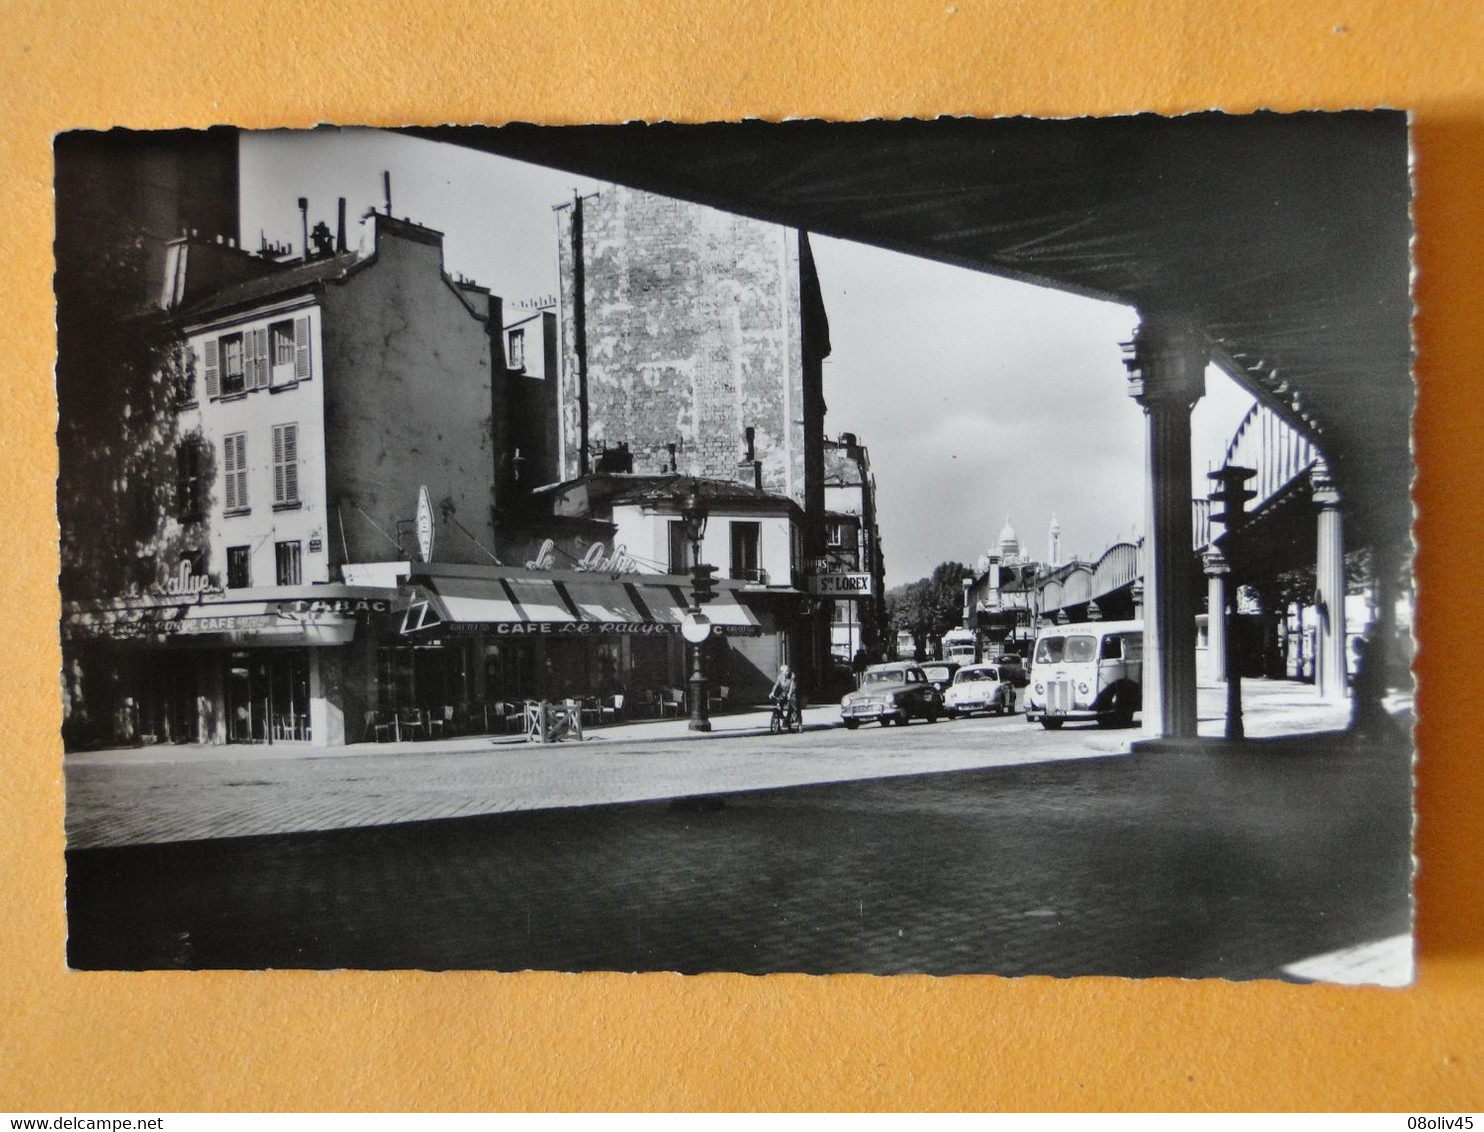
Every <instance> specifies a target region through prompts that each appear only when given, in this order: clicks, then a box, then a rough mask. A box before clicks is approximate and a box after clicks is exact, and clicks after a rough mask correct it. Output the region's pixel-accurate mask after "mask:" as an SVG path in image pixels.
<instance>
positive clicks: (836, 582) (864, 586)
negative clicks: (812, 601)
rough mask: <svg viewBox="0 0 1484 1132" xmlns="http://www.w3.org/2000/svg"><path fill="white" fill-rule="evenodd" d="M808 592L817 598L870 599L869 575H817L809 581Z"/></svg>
mask: <svg viewBox="0 0 1484 1132" xmlns="http://www.w3.org/2000/svg"><path fill="white" fill-rule="evenodd" d="M809 592H810V593H812V594H817V595H818V596H819V597H870V596H871V575H870V574H817V575H815V576H814V577H812V578H810V579H809Z"/></svg>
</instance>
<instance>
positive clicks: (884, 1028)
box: [0, 0, 1484, 1113]
mask: <svg viewBox="0 0 1484 1132" xmlns="http://www.w3.org/2000/svg"><path fill="white" fill-rule="evenodd" d="M0 28H3V31H4V34H3V35H0V90H3V91H5V93H6V99H5V101H6V104H7V110H6V114H5V119H4V124H3V126H0V176H3V178H4V180H3V193H0V266H3V270H0V295H3V298H4V306H3V309H4V311H5V317H4V318H3V319H0V359H3V370H0V372H3V374H4V382H5V384H4V400H3V405H4V410H5V423H4V426H3V429H0V499H3V511H0V514H3V516H4V520H5V527H6V530H7V532H8V534H9V536H10V544H9V546H10V549H9V551H8V552H7V553H6V554H5V555H4V560H3V561H4V573H5V581H6V586H5V599H6V600H5V603H4V625H5V632H6V637H5V643H4V646H3V656H0V721H3V724H4V750H3V753H0V760H3V764H0V765H3V767H4V773H3V779H0V878H3V879H0V884H3V892H4V903H3V912H0V972H3V974H0V1110H7V1109H8V1110H30V1111H37V1110H39V1111H42V1112H58V1111H60V1112H66V1111H69V1110H70V1111H74V1112H76V1111H129V1110H134V1111H141V1112H148V1111H152V1110H154V1111H162V1110H163V1111H171V1110H207V1111H215V1110H250V1109H288V1110H316V1109H330V1110H343V1109H405V1108H426V1109H495V1110H501V1109H553V1108H578V1109H631V1108H640V1109H690V1108H698V1109H755V1108H757V1109H772V1108H788V1109H797V1108H845V1109H894V1108H971V1109H998V1108H1004V1109H1041V1108H1052V1109H1055V1108H1072V1109H1096V1108H1114V1109H1122V1108H1136V1109H1138V1108H1174V1109H1207V1108H1214V1109H1228V1108H1237V1109H1249V1108H1257V1109H1268V1108H1277V1109H1289V1108H1326V1109H1328V1108H1359V1109H1381V1110H1400V1111H1407V1112H1429V1113H1436V1112H1456V1111H1459V1110H1468V1109H1472V1110H1474V1111H1478V1110H1479V1109H1480V1108H1481V1107H1484V1065H1481V1059H1484V1043H1481V1033H1484V1026H1481V1023H1480V1019H1481V1018H1484V983H1481V974H1484V884H1481V873H1484V864H1481V862H1484V853H1481V846H1480V825H1481V814H1484V753H1481V749H1480V746H1481V745H1480V741H1479V740H1480V725H1479V722H1478V721H1479V719H1480V716H1481V711H1484V696H1481V692H1484V689H1481V678H1480V674H1481V672H1484V658H1481V651H1480V649H1479V648H1478V645H1477V643H1476V642H1477V640H1478V639H1479V635H1480V634H1479V626H1480V624H1484V619H1481V617H1480V592H1481V588H1480V585H1479V582H1478V579H1477V575H1476V570H1475V568H1476V565H1477V562H1478V557H1477V552H1478V547H1479V545H1480V538H1479V525H1480V524H1479V513H1480V508H1481V506H1484V493H1481V489H1480V475H1479V467H1480V465H1479V461H1478V458H1477V457H1476V455H1475V447H1476V444H1477V442H1478V440H1479V438H1480V437H1481V435H1484V433H1481V429H1480V424H1481V416H1484V414H1481V408H1480V401H1481V397H1480V385H1479V378H1480V370H1481V358H1484V302H1481V297H1484V184H1481V175H1480V174H1481V167H1484V6H1481V5H1480V4H1478V3H1477V0H1448V2H1437V3H1427V4H1422V3H1406V2H1400V3H1399V2H1397V0H1389V2H1384V3H1339V2H1336V3H1315V2H1307V0H1276V2H1271V3H1260V2H1257V0H1241V2H1231V0H1227V2H1223V3H1219V4H1218V3H1202V2H1200V0H1188V2H1186V3H1154V2H1146V3H1133V2H1128V3H1121V4H1102V3H1067V2H1059V3H1058V2H1048V0H1041V2H1037V3H1030V2H1022V3H1011V2H983V3H976V2H974V0H948V2H943V0H940V2H938V3H899V4H885V3H879V4H878V3H781V2H775V3H736V2H730V3H705V2H696V0H691V2H655V3H645V4H638V3H622V2H613V0H610V2H596V0H595V2H591V3H585V4H562V3H531V2H524V0H515V2H506V3H496V2H495V0H482V2H480V3H443V4H439V5H436V6H434V5H418V4H413V3H407V2H406V0H399V2H397V3H385V4H373V5H368V4H355V5H352V4H340V3H328V2H327V3H317V4H312V3H303V2H298V3H281V2H276V0H248V2H235V3H227V2H222V3H215V4H193V3H186V2H177V3H170V4H167V3H160V2H157V0H142V2H134V3H130V4H128V5H127V6H125V5H113V4H107V3H72V4H40V3H25V2H17V0H4V2H3V3H0ZM1373 106H1393V107H1404V108H1407V109H1410V110H1412V111H1414V112H1415V161H1416V194H1417V195H1416V205H1415V209H1416V218H1417V225H1418V237H1417V246H1416V247H1417V251H1416V254H1417V264H1418V275H1417V283H1416V298H1417V304H1418V316H1417V321H1416V335H1417V343H1418V361H1417V376H1418V389H1419V402H1418V410H1417V417H1416V450H1417V456H1418V468H1419V472H1418V478H1417V500H1418V505H1419V518H1418V524H1417V532H1418V538H1419V540H1420V546H1421V551H1420V556H1419V559H1418V574H1419V579H1420V592H1421V608H1420V638H1421V641H1422V644H1423V650H1422V653H1421V658H1420V661H1419V672H1420V678H1421V681H1422V687H1421V692H1420V695H1419V708H1420V715H1421V724H1420V727H1419V733H1418V734H1419V749H1420V759H1419V764H1418V797H1417V809H1418V834H1417V847H1418V854H1419V858H1420V862H1421V863H1420V871H1419V873H1418V877H1417V900H1418V905H1419V911H1418V919H1417V930H1418V941H1419V953H1420V965H1419V974H1418V979H1417V984H1416V986H1415V987H1414V988H1412V989H1409V990H1382V989H1376V988H1340V987H1296V986H1288V985H1282V984H1276V983H1262V984H1226V983H1222V982H1202V983H1183V982H1178V981H1173V980H1154V981H1145V982H1134V981H1122V980H1110V979H1076V980H1053V979H1042V978H1026V979H1014V980H1008V979H997V978H952V979H933V978H915V977H914V978H870V977H855V976H850V977H833V978H804V977H782V976H775V977H769V978H742V977H737V976H710V977H700V978H694V977H693V978H682V977H678V976H667V975H643V976H632V975H616V974H615V975H580V976H578V975H561V974H523V975H481V974H467V973H465V974H425V973H405V974H364V973H352V972H337V973H302V972H288V973H284V972H250V973H230V972H213V973H189V972H168V973H167V972H161V973H147V974H98V973H73V972H69V971H67V970H66V967H65V961H64V951H63V945H64V939H65V920H64V911H63V897H62V892H63V879H64V878H63V857H62V851H63V835H62V806H63V790H62V771H61V749H60V743H59V740H58V737H57V732H58V726H59V722H60V706H59V700H58V692H57V677H56V671H57V668H58V665H59V652H58V644H57V630H56V625H57V619H58V598H57V590H56V581H55V579H56V572H57V552H56V521H55V512H54V499H53V485H54V480H55V476H56V448H55V443H54V440H53V433H54V429H55V413H56V405H55V397H54V392H53V383H52V376H51V369H52V362H53V357H54V349H55V334H54V326H53V313H52V297H51V289H50V274H51V247H50V240H51V236H52V196H51V175H52V166H51V153H50V141H51V136H52V134H53V133H55V132H57V131H61V130H65V129H70V128H75V127H95V128H96V127H105V126H109V125H114V124H122V125H128V126H133V127H140V128H149V127H170V126H207V125H210V124H212V123H217V122H233V123H236V124H239V125H242V126H247V127H269V126H308V125H311V124H313V123H315V122H320V121H330V122H336V123H341V124H347V125H348V124H357V123H365V124H373V125H395V124H402V123H436V122H458V123H473V122H487V123H498V122H502V121H507V120H511V119H524V120H535V121H543V122H585V121H600V120H601V121H614V120H623V119H629V118H648V119H659V118H669V119H676V120H711V119H734V118H738V117H762V118H781V117H794V116H817V117H826V118H842V119H853V118H863V117H875V116H885V117H902V116H932V115H936V114H940V113H954V114H978V115H997V114H1011V113H1026V114H1038V115H1046V116H1072V115H1080V114H1092V113H1097V114H1111V113H1127V112H1133V111H1143V110H1149V111H1159V112H1164V113H1179V112H1182V111H1189V110H1196V109H1202V108H1208V107H1218V108H1223V109H1226V110H1230V111H1246V110H1252V109H1256V108H1260V107H1270V108H1275V109H1284V110H1296V109H1301V108H1310V107H1320V108H1341V107H1373ZM1359 392H1360V395H1363V391H1359Z"/></svg>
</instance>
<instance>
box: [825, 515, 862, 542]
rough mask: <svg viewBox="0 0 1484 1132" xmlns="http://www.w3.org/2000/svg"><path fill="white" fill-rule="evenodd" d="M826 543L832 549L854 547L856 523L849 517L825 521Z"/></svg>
mask: <svg viewBox="0 0 1484 1132" xmlns="http://www.w3.org/2000/svg"><path fill="white" fill-rule="evenodd" d="M824 530H825V543H826V545H828V546H829V548H830V549H831V550H843V549H844V548H846V547H853V546H854V544H855V539H854V538H853V537H852V536H853V534H854V530H855V528H854V525H853V524H852V523H851V522H850V520H848V519H830V520H828V521H827V522H826V523H825V528H824Z"/></svg>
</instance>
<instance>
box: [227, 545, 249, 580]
mask: <svg viewBox="0 0 1484 1132" xmlns="http://www.w3.org/2000/svg"><path fill="white" fill-rule="evenodd" d="M251 585H252V548H251V547H247V546H229V547H227V589H229V590H245V589H247V588H248V587H249V586H251Z"/></svg>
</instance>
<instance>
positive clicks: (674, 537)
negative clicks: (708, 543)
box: [670, 519, 691, 574]
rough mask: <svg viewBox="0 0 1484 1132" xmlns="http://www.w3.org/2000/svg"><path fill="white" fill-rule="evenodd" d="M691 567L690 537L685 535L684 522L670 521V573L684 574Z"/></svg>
mask: <svg viewBox="0 0 1484 1132" xmlns="http://www.w3.org/2000/svg"><path fill="white" fill-rule="evenodd" d="M690 568H691V560H690V539H688V538H686V537H685V524H684V523H683V522H681V521H680V520H679V519H672V520H671V521H670V573H672V574H684V573H686V572H687V571H689V570H690Z"/></svg>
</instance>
